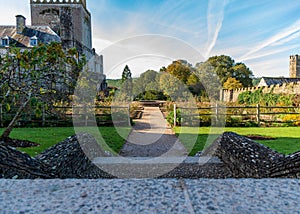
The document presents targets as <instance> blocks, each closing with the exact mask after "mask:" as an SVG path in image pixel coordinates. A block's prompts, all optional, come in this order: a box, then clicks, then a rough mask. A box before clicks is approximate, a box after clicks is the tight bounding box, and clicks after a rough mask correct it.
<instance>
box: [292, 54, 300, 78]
mask: <svg viewBox="0 0 300 214" xmlns="http://www.w3.org/2000/svg"><path fill="white" fill-rule="evenodd" d="M290 77H291V78H297V77H300V57H299V55H291V56H290Z"/></svg>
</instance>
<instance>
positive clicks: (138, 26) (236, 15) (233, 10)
mask: <svg viewBox="0 0 300 214" xmlns="http://www.w3.org/2000/svg"><path fill="white" fill-rule="evenodd" d="M0 2H1V3H2V4H1V5H5V7H3V6H2V7H1V8H0V12H1V17H0V24H1V25H5V24H14V23H15V17H14V16H15V15H16V14H22V15H24V16H26V17H27V18H28V22H30V8H29V0H22V1H20V0H10V1H4V0H0ZM87 4H88V9H89V10H90V12H91V13H92V24H93V38H94V40H93V44H94V47H95V48H96V50H97V52H99V53H106V52H107V51H103V49H104V48H106V47H108V49H109V48H110V46H109V45H115V44H119V43H120V41H123V40H124V39H128V38H134V37H135V36H141V35H156V36H158V35H161V36H167V37H172V38H175V39H178V41H182V42H184V43H187V44H189V45H190V46H192V47H193V48H195V49H196V50H197V51H198V52H199V53H200V54H201V55H202V56H203V57H199V60H197V59H195V60H194V61H193V62H191V63H196V62H197V61H203V60H205V59H207V58H208V57H210V56H214V55H220V54H226V55H230V56H231V57H232V58H234V59H235V61H236V62H244V63H245V64H246V65H247V66H248V67H249V68H250V69H251V70H252V71H253V73H254V75H255V76H257V77H259V76H288V75H289V56H290V55H291V54H300V14H299V11H300V1H296V0H295V1H284V0H264V1H261V0H243V1H241V0H139V1H138V0H87ZM130 41H131V45H132V43H134V42H133V41H134V39H132V40H130ZM121 43H122V42H121ZM175 43H176V42H175ZM175 43H173V47H171V45H170V44H166V43H165V42H161V43H160V44H159V43H157V44H156V45H157V46H159V47H157V49H160V50H161V52H162V53H163V54H161V55H164V56H163V57H162V58H163V59H162V58H160V57H152V58H153V60H150V59H149V57H148V58H147V60H148V61H147V60H146V61H147V63H145V61H144V62H143V60H142V57H139V58H138V60H137V61H138V62H137V61H136V62H135V63H136V64H139V66H137V67H136V68H135V66H134V65H132V67H133V68H134V69H132V70H134V71H133V73H134V75H135V76H137V75H138V73H140V72H143V71H144V70H143V69H147V68H148V67H151V64H153V65H155V66H154V67H152V68H153V69H158V68H159V67H160V66H162V65H164V64H167V63H169V62H170V61H171V60H172V59H173V58H174V56H170V57H169V56H166V53H172V51H173V50H175V49H177V45H176V44H175ZM123 44H124V42H123ZM179 46H180V45H179ZM139 47H141V48H143V49H146V48H149V47H146V46H143V45H141V43H139ZM172 49H173V50H172ZM104 50H105V49H104ZM146 53H148V52H147V50H145V55H147V54H146ZM139 54H141V52H139ZM184 54H185V53H183V55H182V57H183V58H184ZM141 55H142V54H141ZM132 56H137V55H134V54H133V55H132ZM105 57H106V56H105V55H104V59H105ZM107 58H109V57H107ZM154 58H156V59H154ZM122 59H123V61H122V62H119V63H118V62H115V69H116V70H118V69H119V68H117V67H118V66H117V65H119V66H123V64H124V63H125V64H126V63H128V64H130V63H129V61H130V60H131V61H132V63H133V64H134V60H133V59H132V57H131V58H130V59H127V60H126V57H125V58H124V57H123V58H122ZM165 59H167V60H165ZM187 59H188V57H187ZM107 64H109V63H107ZM147 66H148V67H147ZM108 70H109V71H107V75H108V77H117V74H113V72H111V68H108ZM119 70H120V69H119Z"/></svg>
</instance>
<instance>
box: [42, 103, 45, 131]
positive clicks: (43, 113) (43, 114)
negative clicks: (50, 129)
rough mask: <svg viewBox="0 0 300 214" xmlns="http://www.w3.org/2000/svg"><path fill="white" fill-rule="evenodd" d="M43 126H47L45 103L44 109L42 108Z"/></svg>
mask: <svg viewBox="0 0 300 214" xmlns="http://www.w3.org/2000/svg"><path fill="white" fill-rule="evenodd" d="M42 120H43V121H42V126H45V104H43V109H42Z"/></svg>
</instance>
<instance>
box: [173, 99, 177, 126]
mask: <svg viewBox="0 0 300 214" xmlns="http://www.w3.org/2000/svg"><path fill="white" fill-rule="evenodd" d="M176 117H177V114H176V104H175V103H174V127H176Z"/></svg>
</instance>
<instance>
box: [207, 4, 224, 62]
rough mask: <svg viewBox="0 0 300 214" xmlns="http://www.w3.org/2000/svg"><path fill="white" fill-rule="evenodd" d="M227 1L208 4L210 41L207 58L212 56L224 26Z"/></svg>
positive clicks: (208, 41)
mask: <svg viewBox="0 0 300 214" xmlns="http://www.w3.org/2000/svg"><path fill="white" fill-rule="evenodd" d="M226 4H227V0H222V1H220V0H210V1H209V2H208V10H207V28H208V40H207V49H206V53H205V54H204V56H205V58H208V57H209V56H210V53H211V51H212V49H213V48H214V47H215V45H216V42H217V39H218V36H219V32H220V30H221V28H222V25H223V20H224V11H225V6H226Z"/></svg>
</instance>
